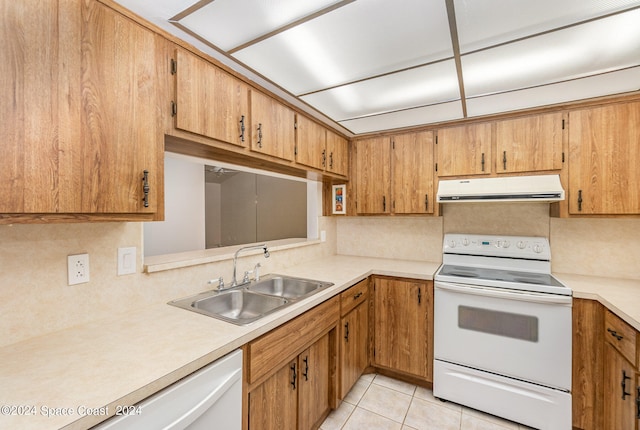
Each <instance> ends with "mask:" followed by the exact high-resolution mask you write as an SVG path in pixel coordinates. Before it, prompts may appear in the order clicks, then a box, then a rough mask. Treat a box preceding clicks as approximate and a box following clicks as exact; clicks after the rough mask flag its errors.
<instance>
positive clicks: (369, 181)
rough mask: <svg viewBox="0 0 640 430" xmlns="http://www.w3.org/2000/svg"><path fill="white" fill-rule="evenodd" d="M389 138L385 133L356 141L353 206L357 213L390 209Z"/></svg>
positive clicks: (385, 211) (382, 211) (386, 211)
mask: <svg viewBox="0 0 640 430" xmlns="http://www.w3.org/2000/svg"><path fill="white" fill-rule="evenodd" d="M390 169H391V142H390V141H389V138H388V137H377V138H371V139H363V140H359V141H358V142H357V143H356V184H357V185H356V209H357V212H358V213H362V214H374V213H390V212H391V170H390Z"/></svg>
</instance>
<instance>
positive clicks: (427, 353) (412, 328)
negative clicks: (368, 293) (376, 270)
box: [373, 277, 433, 382]
mask: <svg viewBox="0 0 640 430" xmlns="http://www.w3.org/2000/svg"><path fill="white" fill-rule="evenodd" d="M373 285H374V287H373V301H374V355H373V364H374V366H375V367H381V368H384V369H389V370H392V371H395V372H400V373H404V374H407V375H410V376H413V377H417V378H419V379H420V380H423V381H427V382H432V381H433V282H432V281H417V280H409V279H397V278H387V277H374V278H373Z"/></svg>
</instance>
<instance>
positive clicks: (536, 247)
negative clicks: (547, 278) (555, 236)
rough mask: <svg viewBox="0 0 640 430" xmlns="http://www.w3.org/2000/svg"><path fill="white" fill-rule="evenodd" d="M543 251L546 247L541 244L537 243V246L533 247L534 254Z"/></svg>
mask: <svg viewBox="0 0 640 430" xmlns="http://www.w3.org/2000/svg"><path fill="white" fill-rule="evenodd" d="M543 250H544V247H543V246H542V245H540V244H539V243H536V244H535V245H533V252H535V253H536V254H540V253H541V252H542V251H543Z"/></svg>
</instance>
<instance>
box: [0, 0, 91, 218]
mask: <svg viewBox="0 0 640 430" xmlns="http://www.w3.org/2000/svg"><path fill="white" fill-rule="evenodd" d="M72 3H73V2H60V4H58V2H56V1H47V2H41V1H37V0H29V1H19V2H2V4H1V5H0V37H1V39H2V49H0V75H1V76H2V79H0V98H1V99H2V102H0V114H1V115H2V126H1V127H0V152H1V153H2V156H1V157H0V213H5V214H8V213H11V214H24V213H63V212H66V213H70V212H80V211H81V210H82V193H81V190H80V188H79V184H80V183H81V181H82V172H83V157H84V154H83V153H82V145H81V141H82V139H81V129H80V126H79V123H80V109H81V107H82V103H81V100H80V76H81V70H80V63H81V52H80V32H81V19H82V17H81V10H80V8H79V7H78V5H74V4H72Z"/></svg>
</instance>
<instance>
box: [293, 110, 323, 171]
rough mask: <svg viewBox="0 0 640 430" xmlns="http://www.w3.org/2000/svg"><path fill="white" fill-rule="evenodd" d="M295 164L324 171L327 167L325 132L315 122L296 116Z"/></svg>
mask: <svg viewBox="0 0 640 430" xmlns="http://www.w3.org/2000/svg"><path fill="white" fill-rule="evenodd" d="M296 124H297V126H296V151H295V152H296V163H298V164H303V165H305V166H309V167H313V168H315V169H320V170H324V169H325V167H326V165H327V145H326V144H327V131H326V129H325V128H324V127H323V126H321V125H320V124H318V123H317V122H315V121H311V120H310V119H308V118H307V117H305V116H303V115H298V118H297V122H296Z"/></svg>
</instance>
